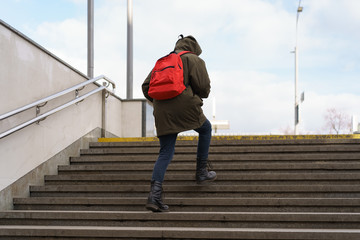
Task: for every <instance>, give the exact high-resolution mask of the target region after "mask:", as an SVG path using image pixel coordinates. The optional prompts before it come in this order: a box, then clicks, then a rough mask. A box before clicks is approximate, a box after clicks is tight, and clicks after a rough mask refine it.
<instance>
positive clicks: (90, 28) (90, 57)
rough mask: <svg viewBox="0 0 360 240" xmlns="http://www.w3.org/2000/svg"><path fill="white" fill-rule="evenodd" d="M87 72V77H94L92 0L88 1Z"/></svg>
mask: <svg viewBox="0 0 360 240" xmlns="http://www.w3.org/2000/svg"><path fill="white" fill-rule="evenodd" d="M87 58H88V59H87V60H88V63H87V65H88V70H87V75H88V77H89V78H90V79H91V78H93V77H94V0H88V55H87Z"/></svg>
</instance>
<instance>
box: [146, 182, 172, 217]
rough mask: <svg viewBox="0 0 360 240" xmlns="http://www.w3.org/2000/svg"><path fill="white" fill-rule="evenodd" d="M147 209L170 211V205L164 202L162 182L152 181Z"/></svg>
mask: <svg viewBox="0 0 360 240" xmlns="http://www.w3.org/2000/svg"><path fill="white" fill-rule="evenodd" d="M146 209H148V210H151V211H153V212H168V211H169V206H168V205H165V204H163V202H162V183H161V182H157V181H151V190H150V193H149V197H148V200H147V203H146Z"/></svg>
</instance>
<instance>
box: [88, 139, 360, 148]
mask: <svg viewBox="0 0 360 240" xmlns="http://www.w3.org/2000/svg"><path fill="white" fill-rule="evenodd" d="M284 137H286V136H284ZM226 138H227V137H224V138H223V139H221V140H216V139H214V138H213V139H212V140H211V147H216V146H233V145H235V146H238V145H242V146H253V145H257V146H264V145H267V146H274V145H297V146H300V145H331V146H336V145H339V144H340V145H343V144H347V145H351V144H359V143H360V139H359V138H352V139H344V138H343V139H291V140H288V139H269V140H255V139H252V140H229V139H226ZM197 142H198V141H197V140H177V141H176V146H194V145H196V144H197ZM147 146H150V147H151V146H152V147H159V146H160V144H159V141H132V142H91V143H90V144H89V147H90V148H96V147H147Z"/></svg>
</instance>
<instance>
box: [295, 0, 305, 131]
mask: <svg viewBox="0 0 360 240" xmlns="http://www.w3.org/2000/svg"><path fill="white" fill-rule="evenodd" d="M300 3H301V0H299V6H298V9H297V15H296V39H295V50H294V53H295V128H294V133H295V135H298V134H299V122H300V112H299V99H298V77H299V69H298V51H299V50H298V46H297V38H298V36H297V35H298V22H299V15H300V13H301V12H302V10H303V8H302V7H301V6H300Z"/></svg>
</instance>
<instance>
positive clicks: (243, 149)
mask: <svg viewBox="0 0 360 240" xmlns="http://www.w3.org/2000/svg"><path fill="white" fill-rule="evenodd" d="M196 150H197V147H196V146H177V147H176V149H175V154H180V153H181V154H194V153H196ZM359 151H360V145H359V144H351V145H349V144H337V145H300V146H293V145H282V146H277V145H274V146H239V145H237V146H216V147H211V148H210V151H209V154H210V155H211V154H213V153H236V154H240V153H298V152H307V153H309V152H326V153H331V152H359ZM158 153H159V148H158V147H132V148H125V147H111V148H90V149H82V150H81V151H80V154H82V155H87V154H92V155H99V154H138V155H141V154H158Z"/></svg>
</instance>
